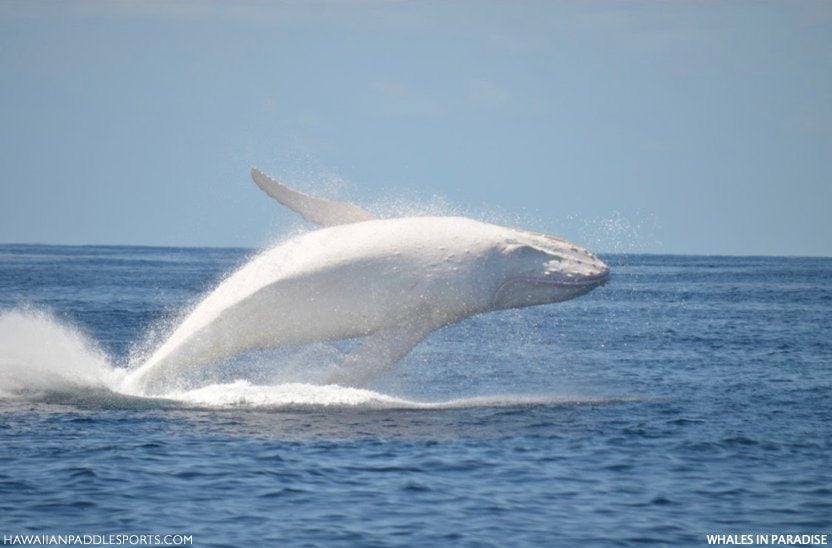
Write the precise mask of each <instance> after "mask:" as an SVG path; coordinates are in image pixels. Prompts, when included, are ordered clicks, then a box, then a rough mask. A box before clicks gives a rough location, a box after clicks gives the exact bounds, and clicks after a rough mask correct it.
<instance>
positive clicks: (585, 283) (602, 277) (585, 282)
mask: <svg viewBox="0 0 832 548" xmlns="http://www.w3.org/2000/svg"><path fill="white" fill-rule="evenodd" d="M610 278H611V276H610V273H609V272H604V273H603V274H596V275H594V276H585V277H583V278H581V279H579V280H547V279H546V278H535V277H533V276H517V277H515V278H509V279H508V280H506V281H505V282H503V283H502V285H500V289H503V288H504V287H505V286H507V285H509V284H512V283H516V282H524V283H528V284H531V285H543V286H550V287H567V288H571V287H590V286H591V287H597V286H599V285H604V284H605V283H607V282H609V281H610ZM500 289H498V290H497V292H498V293H499V292H500Z"/></svg>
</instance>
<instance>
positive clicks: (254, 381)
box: [0, 309, 615, 410]
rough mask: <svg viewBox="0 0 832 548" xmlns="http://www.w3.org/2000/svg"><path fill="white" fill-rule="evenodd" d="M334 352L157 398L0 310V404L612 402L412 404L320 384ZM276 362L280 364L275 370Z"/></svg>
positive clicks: (22, 313) (65, 334) (264, 362)
mask: <svg viewBox="0 0 832 548" xmlns="http://www.w3.org/2000/svg"><path fill="white" fill-rule="evenodd" d="M336 355H340V354H339V353H338V351H336V350H334V349H333V348H331V347H326V346H325V345H312V346H311V347H307V348H304V349H303V350H301V351H299V352H296V353H294V354H292V355H289V354H280V355H270V356H269V355H267V357H265V358H263V357H261V358H260V359H259V360H258V359H256V358H255V357H253V356H246V357H244V358H243V359H242V360H241V363H238V364H236V368H235V367H234V365H235V364H233V363H232V364H230V365H231V366H232V367H231V368H230V370H231V371H232V372H237V373H239V374H240V375H242V376H244V377H246V378H233V377H232V378H227V379H222V378H220V379H219V380H218V378H217V376H216V375H214V376H213V377H212V376H210V375H209V376H206V377H205V378H203V379H201V382H202V383H204V384H202V385H199V386H194V387H190V388H184V389H183V388H181V387H180V386H173V385H172V386H170V387H169V388H168V389H167V390H165V391H163V392H162V393H160V394H153V395H149V394H144V393H140V392H135V391H129V390H124V388H123V380H124V378H125V376H126V371H127V370H126V369H125V368H122V367H119V366H117V365H116V364H115V360H114V359H112V358H111V357H109V356H107V355H106V354H105V353H104V352H103V351H102V350H101V348H100V347H99V346H98V345H97V343H96V342H95V341H94V340H93V339H92V338H91V337H90V336H89V335H87V334H86V333H85V332H84V331H83V330H82V329H80V328H79V327H78V326H75V325H72V324H70V323H68V322H66V321H63V320H61V319H59V318H57V317H56V316H54V315H52V314H50V313H48V312H45V311H42V310H34V309H19V310H8V311H4V312H0V399H5V400H23V401H41V402H44V401H45V402H51V403H62V404H84V405H90V404H94V405H99V406H104V407H116V408H137V407H140V408H147V407H152V408H163V409H164V408H179V409H181V408H198V409H230V408H253V409H298V408H299V409H304V408H335V409H337V408H350V409H355V408H360V409H415V410H419V409H421V410H442V409H462V408H471V407H512V406H532V405H561V404H565V405H572V404H583V403H598V404H600V403H610V402H612V401H615V400H610V399H608V398H606V399H605V398H585V397H564V396H530V395H499V396H484V397H483V396H481V397H470V398H452V399H446V400H443V401H417V400H413V399H408V398H404V397H397V396H393V395H389V394H384V393H381V392H378V391H375V390H368V389H362V388H349V387H343V386H338V385H332V384H329V385H327V384H320V381H319V379H320V378H322V377H324V376H325V374H326V372H327V371H328V368H329V367H332V365H331V364H330V363H329V362H332V361H334V356H336ZM276 360H277V361H280V363H279V364H277V365H280V367H279V368H277V370H275V367H274V366H275V365H276V363H275V362H276ZM310 361H311V362H317V363H318V366H317V367H315V366H314V364H310V363H309V362H310ZM220 365H222V366H228V365H229V364H228V363H226V364H220ZM219 367H220V366H218V368H219ZM266 370H269V371H270V373H269V374H266V373H265V371H266ZM215 373H216V372H215ZM228 375H229V372H228V371H225V376H226V377H228Z"/></svg>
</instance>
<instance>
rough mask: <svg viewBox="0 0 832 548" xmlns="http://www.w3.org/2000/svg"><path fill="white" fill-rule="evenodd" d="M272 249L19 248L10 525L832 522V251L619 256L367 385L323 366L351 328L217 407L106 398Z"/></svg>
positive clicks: (225, 533) (330, 530) (250, 537)
mask: <svg viewBox="0 0 832 548" xmlns="http://www.w3.org/2000/svg"><path fill="white" fill-rule="evenodd" d="M248 256H250V252H249V251H247V250H234V249H228V250H223V249H173V248H141V247H51V246H8V245H7V246H0V309H2V310H3V312H2V313H0V345H2V346H0V463H2V465H0V535H3V534H22V533H26V532H37V533H63V534H68V533H128V532H135V533H168V532H184V533H187V534H190V535H193V540H194V545H198V546H277V545H289V546H294V545H309V546H317V545H320V546H339V545H340V546H405V545H406V546H413V545H425V544H434V545H442V546H444V545H454V546H506V545H511V546H539V545H548V546H555V545H557V546H578V545H599V546H600V545H620V546H639V545H642V544H646V543H655V544H658V545H705V544H706V540H705V535H706V534H707V533H826V534H829V533H832V426H830V424H832V405H830V395H832V259H811V258H763V257H760V258H738V257H681V256H636V255H617V256H608V257H605V260H607V261H608V262H609V263H610V265H611V266H612V268H613V272H614V280H613V282H612V283H610V284H609V285H607V286H605V287H604V288H601V289H599V290H596V291H594V292H593V293H591V294H589V295H586V296H584V297H582V298H580V299H577V300H574V301H569V302H565V303H560V304H555V305H548V306H542V307H536V308H529V309H525V310H515V311H507V312H501V313H493V314H490V315H485V316H480V317H476V318H472V319H470V320H468V321H466V322H463V323H461V324H459V325H456V326H451V327H448V328H445V329H443V330H441V331H439V332H437V333H434V334H433V335H432V336H431V337H430V338H429V339H427V340H426V341H425V342H424V343H422V344H421V345H420V346H419V347H417V348H416V349H415V350H414V351H413V352H412V353H411V354H410V355H409V356H408V357H407V358H406V359H405V360H404V361H403V362H402V363H400V364H399V366H398V367H397V368H396V370H394V371H392V372H390V373H388V374H385V375H382V376H380V377H378V378H376V379H374V380H372V381H371V383H370V385H368V387H367V388H368V391H367V392H366V393H365V392H362V393H360V394H357V395H356V394H353V393H346V392H333V391H331V390H330V391H326V390H324V388H322V387H319V386H316V385H315V383H314V382H312V380H310V379H309V378H305V377H304V375H305V373H304V371H305V368H306V367H308V369H309V370H314V369H315V368H316V367H318V366H319V365H320V364H319V363H317V362H318V361H322V360H325V359H329V358H331V356H332V355H340V353H341V352H343V351H346V350H348V349H349V346H350V345H349V343H347V344H342V345H336V347H334V348H332V347H327V348H322V347H320V346H322V345H319V347H317V348H313V349H312V350H309V349H292V350H291V351H286V352H283V353H274V352H272V353H269V352H266V353H253V354H252V355H248V356H244V357H242V358H240V359H239V360H238V361H237V362H236V363H235V364H233V367H232V366H229V367H231V370H230V371H228V372H225V374H224V376H222V375H221V376H220V377H219V378H218V380H217V384H216V385H214V387H213V392H210V391H209V393H207V394H203V393H200V394H201V395H200V396H199V397H197V396H195V395H194V394H191V395H189V396H188V397H185V396H182V397H181V398H177V397H171V398H162V399H153V398H141V397H129V396H123V395H120V394H118V393H115V392H113V391H112V390H111V389H109V388H108V386H109V385H107V382H106V377H107V376H108V375H111V374H113V375H117V374H118V373H119V371H121V369H120V368H122V367H123V366H124V364H126V363H127V362H128V361H129V360H130V357H131V356H135V355H136V354H137V353H139V352H140V351H141V349H142V348H143V347H147V346H148V345H150V346H152V344H153V343H154V341H157V340H158V337H159V336H160V335H159V334H158V333H160V332H163V331H164V329H163V327H162V326H165V325H167V324H168V323H169V322H170V321H171V318H175V317H176V315H177V314H178V313H179V311H180V310H181V309H183V307H186V306H188V304H189V303H193V302H194V300H195V299H198V297H199V296H200V295H201V294H203V293H204V292H206V291H209V290H210V288H211V287H212V286H213V285H214V284H216V283H217V281H218V280H219V279H220V278H221V276H222V275H223V274H224V273H227V272H228V271H229V270H232V269H233V268H234V267H235V266H237V265H240V264H242V263H243V262H245V260H246V258H247V257H248ZM276 313H291V311H276ZM154 333H156V335H154ZM99 377H100V379H99ZM102 379H103V380H102ZM276 379H278V380H276Z"/></svg>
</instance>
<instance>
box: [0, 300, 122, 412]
mask: <svg viewBox="0 0 832 548" xmlns="http://www.w3.org/2000/svg"><path fill="white" fill-rule="evenodd" d="M122 376H123V371H122V370H120V369H116V368H114V367H113V366H112V364H111V363H110V360H109V359H108V358H107V356H106V355H105V354H104V353H103V352H102V351H101V350H100V349H99V348H98V346H97V345H96V344H95V342H93V341H92V339H90V338H89V337H88V336H87V335H86V334H85V333H83V331H81V330H80V329H78V328H77V327H73V326H70V325H69V324H66V323H64V322H62V321H60V320H58V319H57V318H55V317H54V316H52V315H50V314H48V313H46V312H43V311H38V310H29V309H23V310H12V311H7V312H3V313H0V396H15V395H21V394H29V395H31V394H39V393H44V392H60V391H68V390H70V391H71V390H77V389H81V388H86V389H89V388H103V389H111V388H112V387H113V386H115V385H116V384H117V383H118V382H119V381H120V380H121V377H122Z"/></svg>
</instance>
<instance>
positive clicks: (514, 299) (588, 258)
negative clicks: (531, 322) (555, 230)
mask: <svg viewBox="0 0 832 548" xmlns="http://www.w3.org/2000/svg"><path fill="white" fill-rule="evenodd" d="M495 255H496V260H497V261H498V262H499V264H500V268H498V271H499V272H500V277H499V279H498V280H496V289H495V291H494V297H493V301H492V306H493V308H494V309H504V308H521V307H525V306H533V305H538V304H546V303H554V302H559V301H566V300H569V299H573V298H575V297H578V296H579V295H583V294H584V293H588V292H589V291H592V290H593V289H595V288H596V287H599V286H602V285H604V284H605V283H607V282H608V281H609V280H610V269H609V267H608V266H607V265H606V264H604V262H603V261H601V260H600V259H598V258H597V257H596V256H595V255H593V254H592V253H590V252H589V251H587V250H586V249H584V248H582V247H580V246H578V245H576V244H573V243H571V242H568V241H566V240H564V239H561V238H557V237H555V236H548V235H545V234H537V233H534V232H527V231H524V230H512V231H511V232H510V233H509V234H508V235H507V237H506V238H505V239H504V241H502V242H501V243H500V245H499V246H498V247H497V250H496V253H495Z"/></svg>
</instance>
